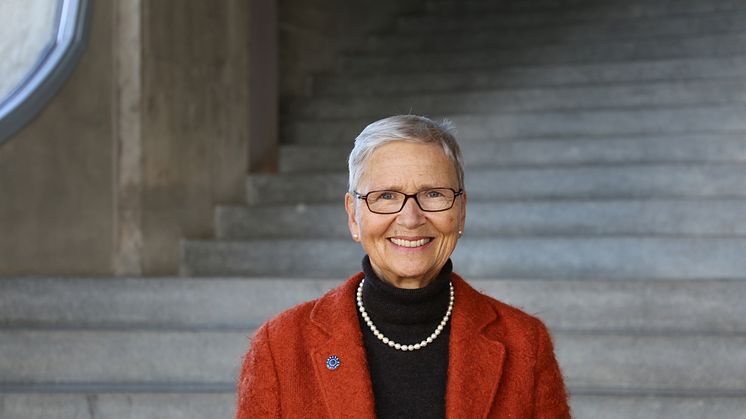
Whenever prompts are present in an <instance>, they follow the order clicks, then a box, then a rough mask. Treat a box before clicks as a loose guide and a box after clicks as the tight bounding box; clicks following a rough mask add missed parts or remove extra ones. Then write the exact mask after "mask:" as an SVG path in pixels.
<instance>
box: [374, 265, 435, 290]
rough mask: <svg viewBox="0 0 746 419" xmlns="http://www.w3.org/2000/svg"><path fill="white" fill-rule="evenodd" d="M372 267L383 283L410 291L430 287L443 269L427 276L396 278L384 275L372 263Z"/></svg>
mask: <svg viewBox="0 0 746 419" xmlns="http://www.w3.org/2000/svg"><path fill="white" fill-rule="evenodd" d="M370 266H371V268H373V272H375V274H376V276H377V277H378V278H380V279H381V280H382V281H384V282H386V283H388V284H391V285H393V286H395V287H396V288H402V289H409V290H414V289H418V288H425V287H426V286H428V285H430V283H431V282H433V280H434V279H435V277H436V276H437V275H438V272H440V271H441V269H442V267H440V268H438V270H436V271H435V273H433V274H432V275H427V276H415V277H396V276H393V275H388V276H387V275H384V273H383V272H382V271H381V270H380V269H378V267H377V266H376V265H374V264H373V262H372V261H371V262H370Z"/></svg>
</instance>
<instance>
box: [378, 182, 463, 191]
mask: <svg viewBox="0 0 746 419" xmlns="http://www.w3.org/2000/svg"><path fill="white" fill-rule="evenodd" d="M439 188H450V189H453V188H451V187H450V186H433V185H429V184H428V185H422V186H421V187H420V188H419V189H417V192H419V191H424V190H427V189H439ZM403 189H404V188H402V187H401V186H389V187H383V188H378V187H374V188H370V190H371V191H392V192H401V193H404V191H403Z"/></svg>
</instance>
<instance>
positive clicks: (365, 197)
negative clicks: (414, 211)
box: [352, 188, 464, 215]
mask: <svg viewBox="0 0 746 419" xmlns="http://www.w3.org/2000/svg"><path fill="white" fill-rule="evenodd" d="M435 189H448V190H450V191H451V192H453V200H452V201H451V205H450V206H449V207H448V208H443V209H439V210H426V209H424V208H422V205H421V204H420V201H419V200H418V199H417V195H418V194H419V193H420V192H427V191H432V190H435ZM376 192H396V193H400V194H402V195H404V201H402V204H401V207H399V209H398V210H396V211H394V212H380V211H373V210H372V209H370V204H369V203H368V195H370V194H372V193H376ZM352 193H353V194H354V195H355V198H357V199H362V200H363V201H365V206H366V207H368V211H370V212H372V213H373V214H381V215H390V214H397V213H399V212H401V210H402V209H404V206H405V205H407V201H408V200H409V198H413V199H414V202H416V203H417V207H419V209H420V210H422V211H425V212H443V211H448V210H449V209H451V208H453V205H454V204H455V203H456V198H458V197H459V196H461V195H463V194H464V190H463V189H459V190H458V191H457V190H455V189H453V188H428V189H425V190H422V191H419V192H417V193H413V194H405V193H404V192H399V191H391V190H388V189H382V190H380V191H370V192H368V193H367V194H365V195H362V194H361V193H359V192H358V191H352Z"/></svg>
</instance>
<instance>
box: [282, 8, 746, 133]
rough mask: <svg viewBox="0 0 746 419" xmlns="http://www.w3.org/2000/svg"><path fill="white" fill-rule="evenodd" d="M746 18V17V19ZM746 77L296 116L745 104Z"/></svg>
mask: <svg viewBox="0 0 746 419" xmlns="http://www.w3.org/2000/svg"><path fill="white" fill-rule="evenodd" d="M744 21H746V19H744ZM744 88H746V78H734V79H722V80H695V81H674V82H649V83H636V84H623V85H595V86H571V87H552V88H534V89H528V88H523V89H509V90H508V89H506V90H493V91H472V92H442V93H437V94H432V93H421V94H418V95H409V96H407V95H400V96H398V97H386V96H384V97H380V98H376V97H366V96H356V95H353V96H348V97H330V98H316V99H312V100H309V101H307V102H306V103H304V104H303V105H301V106H299V107H298V108H297V109H295V110H294V111H292V114H293V115H294V116H296V117H297V118H300V119H345V118H365V119H371V120H372V119H374V118H375V116H376V115H381V114H385V113H387V112H389V113H397V112H398V113H407V111H408V110H414V111H419V112H421V111H423V110H424V111H426V112H428V113H431V114H436V115H442V114H470V113H485V112H489V113H493V112H496V113H499V112H525V111H528V112H535V111H541V110H572V109H589V108H598V109H603V108H614V109H618V108H627V107H629V108H636V107H641V106H662V105H671V106H684V105H702V104H722V103H738V104H743V103H744V102H746V96H745V95H744V94H743V90H744Z"/></svg>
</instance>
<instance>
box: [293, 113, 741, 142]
mask: <svg viewBox="0 0 746 419" xmlns="http://www.w3.org/2000/svg"><path fill="white" fill-rule="evenodd" d="M390 115H391V113H390V112H389V113H386V114H381V115H377V116H376V117H375V118H372V119H344V120H325V121H318V120H308V121H303V120H295V121H292V122H289V123H287V124H286V125H284V126H283V136H284V138H285V139H287V140H288V142H289V143H291V144H313V145H322V144H348V145H349V146H352V143H353V141H354V139H355V137H357V135H358V134H360V132H361V131H362V130H363V128H365V127H366V126H367V125H368V124H369V123H371V122H373V120H374V119H377V118H379V117H380V118H383V117H386V116H390ZM745 115H746V106H740V105H735V104H734V105H717V106H715V105H710V106H682V107H676V108H656V107H651V108H640V109H595V110H594V109H588V110H574V111H543V112H514V113H510V112H504V113H499V114H492V115H487V114H484V115H442V116H445V117H446V118H448V119H450V120H452V121H453V122H454V123H455V124H456V127H457V130H458V139H459V141H474V140H495V139H501V138H513V139H515V138H524V137H548V138H568V137H600V136H622V135H644V134H646V135H649V134H675V133H697V132H717V133H743V132H745V131H746V118H744V116H745ZM430 116H431V117H433V118H436V119H438V118H440V117H442V116H439V115H430Z"/></svg>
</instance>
